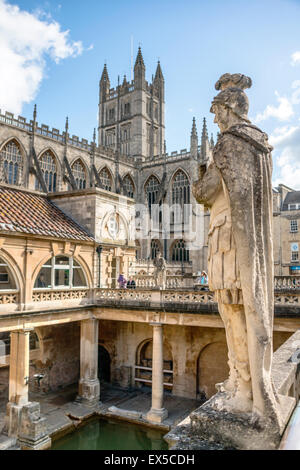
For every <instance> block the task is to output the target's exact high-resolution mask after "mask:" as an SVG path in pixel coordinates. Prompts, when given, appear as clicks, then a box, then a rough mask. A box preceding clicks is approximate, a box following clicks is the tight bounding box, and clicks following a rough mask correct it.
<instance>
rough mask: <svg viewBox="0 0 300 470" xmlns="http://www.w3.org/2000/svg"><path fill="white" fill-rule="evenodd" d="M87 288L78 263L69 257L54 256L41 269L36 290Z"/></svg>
mask: <svg viewBox="0 0 300 470" xmlns="http://www.w3.org/2000/svg"><path fill="white" fill-rule="evenodd" d="M79 287H87V281H86V277H85V274H84V271H83V269H82V267H81V266H80V264H79V263H78V261H76V260H75V259H74V258H72V257H68V256H54V257H53V258H50V259H49V260H48V261H47V262H46V263H45V264H44V265H43V266H42V268H41V269H40V271H39V274H38V275H37V277H36V280H35V283H34V289H61V288H79Z"/></svg>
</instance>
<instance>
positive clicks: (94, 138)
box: [93, 127, 96, 144]
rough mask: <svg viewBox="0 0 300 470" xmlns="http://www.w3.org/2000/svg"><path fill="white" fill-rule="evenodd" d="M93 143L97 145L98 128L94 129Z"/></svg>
mask: <svg viewBox="0 0 300 470" xmlns="http://www.w3.org/2000/svg"><path fill="white" fill-rule="evenodd" d="M93 143H94V144H96V128H95V127H94V133H93Z"/></svg>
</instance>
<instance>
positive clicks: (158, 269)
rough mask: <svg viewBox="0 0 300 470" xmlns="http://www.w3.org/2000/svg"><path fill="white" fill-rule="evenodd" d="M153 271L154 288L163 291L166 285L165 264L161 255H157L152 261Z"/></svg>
mask: <svg viewBox="0 0 300 470" xmlns="http://www.w3.org/2000/svg"><path fill="white" fill-rule="evenodd" d="M153 264H154V267H155V271H154V273H153V276H154V279H155V286H156V287H157V288H159V289H162V290H165V289H166V285H167V264H166V260H165V258H164V257H163V256H162V254H161V253H158V255H157V256H156V258H155V259H154V260H153Z"/></svg>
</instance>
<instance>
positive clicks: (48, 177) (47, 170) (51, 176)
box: [36, 147, 61, 192]
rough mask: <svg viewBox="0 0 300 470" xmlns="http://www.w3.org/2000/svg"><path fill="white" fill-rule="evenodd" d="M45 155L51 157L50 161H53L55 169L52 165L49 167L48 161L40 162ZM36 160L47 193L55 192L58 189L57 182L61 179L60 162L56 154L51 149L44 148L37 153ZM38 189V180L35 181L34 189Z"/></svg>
mask: <svg viewBox="0 0 300 470" xmlns="http://www.w3.org/2000/svg"><path fill="white" fill-rule="evenodd" d="M45 155H49V157H50V156H51V157H52V159H53V160H54V165H55V168H54V165H51V163H50V162H49V161H48V162H46V161H42V159H43V157H44V156H45ZM38 160H39V162H40V167H41V171H42V173H43V176H44V180H45V183H46V186H47V189H48V191H49V192H55V191H57V189H58V187H59V181H60V179H61V162H60V159H59V158H58V155H57V153H56V152H55V151H54V150H53V149H52V148H51V147H46V148H45V149H43V150H42V151H41V152H40V153H39V155H38ZM39 188H40V184H39V182H38V180H37V179H36V189H39Z"/></svg>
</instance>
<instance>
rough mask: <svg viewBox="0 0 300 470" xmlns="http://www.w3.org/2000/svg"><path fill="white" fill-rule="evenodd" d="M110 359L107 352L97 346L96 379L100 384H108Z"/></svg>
mask: <svg viewBox="0 0 300 470" xmlns="http://www.w3.org/2000/svg"><path fill="white" fill-rule="evenodd" d="M110 367H111V359H110V355H109V353H108V351H107V350H106V349H105V348H104V347H103V346H101V344H99V345H98V378H99V380H100V382H106V383H110Z"/></svg>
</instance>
